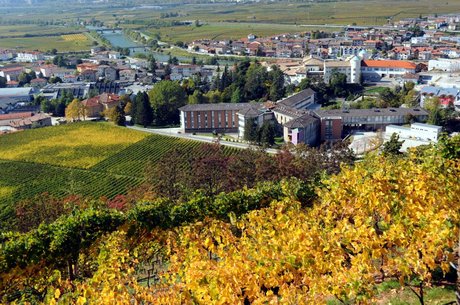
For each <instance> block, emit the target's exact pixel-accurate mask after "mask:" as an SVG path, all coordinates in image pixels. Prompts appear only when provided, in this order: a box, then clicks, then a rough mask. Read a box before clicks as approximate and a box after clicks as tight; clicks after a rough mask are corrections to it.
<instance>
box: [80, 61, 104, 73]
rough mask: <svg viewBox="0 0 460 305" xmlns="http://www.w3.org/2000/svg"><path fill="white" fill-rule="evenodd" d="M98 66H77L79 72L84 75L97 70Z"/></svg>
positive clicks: (89, 64) (83, 64)
mask: <svg viewBox="0 0 460 305" xmlns="http://www.w3.org/2000/svg"><path fill="white" fill-rule="evenodd" d="M98 66H99V65H97V64H92V63H82V64H79V65H77V71H78V72H80V73H82V72H84V71H86V70H97V67H98Z"/></svg>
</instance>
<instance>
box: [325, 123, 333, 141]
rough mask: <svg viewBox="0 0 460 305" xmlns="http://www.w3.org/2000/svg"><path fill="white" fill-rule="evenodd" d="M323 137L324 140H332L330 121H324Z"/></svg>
mask: <svg viewBox="0 0 460 305" xmlns="http://www.w3.org/2000/svg"><path fill="white" fill-rule="evenodd" d="M325 136H326V139H332V120H327V121H326V130H325Z"/></svg>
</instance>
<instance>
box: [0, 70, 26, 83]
mask: <svg viewBox="0 0 460 305" xmlns="http://www.w3.org/2000/svg"><path fill="white" fill-rule="evenodd" d="M22 72H24V67H22V66H15V67H6V68H2V69H0V76H1V77H4V78H6V81H8V82H10V81H18V79H19V75H21V73H22Z"/></svg>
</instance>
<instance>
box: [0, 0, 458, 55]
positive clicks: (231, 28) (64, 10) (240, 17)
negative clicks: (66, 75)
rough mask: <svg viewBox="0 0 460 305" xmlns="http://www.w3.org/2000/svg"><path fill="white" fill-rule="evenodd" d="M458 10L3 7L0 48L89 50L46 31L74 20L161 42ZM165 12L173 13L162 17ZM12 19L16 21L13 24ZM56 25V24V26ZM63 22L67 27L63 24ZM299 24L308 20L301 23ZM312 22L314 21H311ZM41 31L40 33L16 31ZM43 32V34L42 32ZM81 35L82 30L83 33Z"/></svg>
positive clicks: (363, 1)
mask: <svg viewBox="0 0 460 305" xmlns="http://www.w3.org/2000/svg"><path fill="white" fill-rule="evenodd" d="M458 11H460V0H452V1H449V2H442V3H440V2H435V1H430V0H417V1H415V0H413V1H397V0H389V1H386V2H381V1H377V0H354V1H328V2H308V3H294V2H260V3H205V4H180V5H179V4H177V3H176V4H173V3H171V4H167V5H166V4H165V5H163V6H162V7H161V9H149V8H144V7H142V6H140V5H139V6H136V5H135V4H134V5H128V6H125V5H117V6H111V5H104V4H103V3H101V4H98V5H91V7H90V6H85V4H78V5H76V4H72V3H65V4H62V3H57V5H56V6H55V7H54V6H41V7H39V8H32V7H30V8H29V7H24V8H21V9H13V8H10V9H9V10H7V11H5V12H3V16H2V17H3V18H4V19H5V20H8V24H5V25H0V36H2V37H5V39H2V40H1V41H0V47H5V48H15V47H18V48H21V49H38V50H49V49H52V48H56V49H58V51H61V52H65V51H81V50H89V46H90V44H91V42H92V41H91V39H90V38H89V39H88V40H83V39H82V38H83V37H82V36H79V37H80V38H79V39H81V40H79V39H77V38H76V37H75V39H66V37H65V38H64V39H63V37H60V36H56V37H53V36H49V35H54V34H56V33H61V32H63V31H66V32H75V33H76V34H78V33H79V32H82V31H83V30H84V29H83V28H82V27H81V26H79V21H81V20H89V19H92V18H94V19H96V20H98V21H101V22H103V23H104V25H106V26H109V27H110V26H117V27H122V28H130V29H139V30H141V31H142V32H144V33H146V34H150V35H153V34H159V35H160V37H161V40H163V41H166V42H176V41H179V40H180V41H184V42H189V41H192V40H195V39H204V38H210V39H212V38H214V39H239V38H241V37H245V36H246V35H248V34H249V33H254V34H256V35H257V36H269V35H275V34H282V33H287V32H290V33H293V32H305V31H310V30H316V29H320V30H326V31H327V30H337V29H338V28H335V29H334V28H327V27H324V25H349V24H354V23H356V24H357V25H383V24H386V23H387V22H388V20H390V21H398V20H400V19H403V18H407V17H417V16H419V15H426V14H435V13H437V14H443V13H454V12H458ZM167 13H174V14H177V17H172V18H161V15H162V14H163V15H164V14H167ZM49 16H53V18H55V23H54V24H52V25H51V24H50V25H44V24H40V25H33V24H31V25H25V24H22V21H23V19H27V20H31V21H33V22H36V23H40V22H42V21H43V20H47V19H49ZM185 20H192V21H193V20H200V22H201V23H202V24H203V25H202V26H200V27H196V26H168V25H167V24H168V22H172V21H185ZM15 22H17V23H18V24H14V23H15ZM56 24H59V25H56ZM64 24H66V25H67V24H68V25H69V26H63V25H64ZM302 25H309V26H308V27H303V26H302ZM316 25H317V26H316ZM37 33H38V34H43V35H44V36H43V37H24V38H18V37H17V36H18V35H26V34H32V35H35V34H37ZM46 35H48V36H46ZM85 35H86V34H85Z"/></svg>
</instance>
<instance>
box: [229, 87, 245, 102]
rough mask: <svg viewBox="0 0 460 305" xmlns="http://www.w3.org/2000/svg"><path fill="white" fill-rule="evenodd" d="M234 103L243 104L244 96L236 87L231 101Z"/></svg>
mask: <svg viewBox="0 0 460 305" xmlns="http://www.w3.org/2000/svg"><path fill="white" fill-rule="evenodd" d="M230 101H231V102H232V103H242V102H243V95H242V93H241V90H240V88H238V87H236V89H235V91H233V93H232V98H231V100H230Z"/></svg>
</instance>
